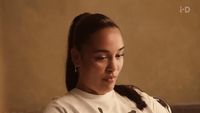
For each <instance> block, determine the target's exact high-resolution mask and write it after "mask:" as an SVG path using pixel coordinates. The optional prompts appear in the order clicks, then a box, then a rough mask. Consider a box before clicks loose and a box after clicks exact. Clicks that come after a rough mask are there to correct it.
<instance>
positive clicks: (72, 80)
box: [44, 13, 170, 113]
mask: <svg viewBox="0 0 200 113" xmlns="http://www.w3.org/2000/svg"><path fill="white" fill-rule="evenodd" d="M123 56H124V42H123V38H122V34H121V32H120V29H119V27H118V26H117V25H116V24H115V23H114V22H113V21H112V20H111V19H110V18H108V17H107V16H105V15H103V14H90V13H83V14H80V15H79V16H77V17H76V18H75V19H74V20H73V22H72V25H71V27H70V30H69V36H68V57H67V70H66V87H67V89H68V93H67V95H65V96H63V97H60V98H58V99H55V100H53V101H52V102H51V103H50V104H49V105H48V107H47V109H46V110H45V112H44V113H169V112H170V111H169V110H168V109H166V108H165V107H163V106H162V105H161V104H160V103H159V102H158V101H157V100H156V99H154V98H152V97H150V96H149V95H147V94H146V93H144V92H142V91H141V90H139V89H137V88H135V87H133V86H123V85H121V86H117V85H115V83H116V80H117V78H118V75H119V73H120V71H121V69H122V67H123Z"/></svg>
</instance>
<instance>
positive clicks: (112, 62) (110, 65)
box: [106, 58, 117, 74]
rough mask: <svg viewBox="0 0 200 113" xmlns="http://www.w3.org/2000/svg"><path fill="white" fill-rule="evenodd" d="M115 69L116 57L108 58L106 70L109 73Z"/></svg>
mask: <svg viewBox="0 0 200 113" xmlns="http://www.w3.org/2000/svg"><path fill="white" fill-rule="evenodd" d="M115 70H117V59H116V58H110V59H109V61H108V64H107V67H106V72H107V73H109V74H111V73H113V72H114V71H115Z"/></svg>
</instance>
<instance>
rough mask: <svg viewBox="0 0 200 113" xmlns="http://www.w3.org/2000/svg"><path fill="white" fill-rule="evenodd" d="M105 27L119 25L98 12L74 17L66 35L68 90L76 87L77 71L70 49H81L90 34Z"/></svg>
mask: <svg viewBox="0 0 200 113" xmlns="http://www.w3.org/2000/svg"><path fill="white" fill-rule="evenodd" d="M107 27H116V28H118V29H119V27H118V26H117V25H116V24H115V23H114V22H113V21H112V20H111V19H110V18H109V17H107V16H105V15H103V14H99V13H95V14H91V13H83V14H80V15H78V16H77V17H75V18H74V20H73V22H72V24H71V26H70V29H69V35H68V51H67V62H66V63H67V64H66V66H67V67H66V81H65V82H66V87H67V90H68V91H70V90H72V89H73V88H75V87H76V84H77V82H78V76H79V75H78V72H75V66H74V64H73V62H72V58H71V49H72V48H76V49H77V50H78V51H81V48H82V47H83V45H85V44H88V43H89V41H90V38H91V35H92V34H93V33H95V32H96V31H98V30H100V29H103V28H107Z"/></svg>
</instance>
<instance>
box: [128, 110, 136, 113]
mask: <svg viewBox="0 0 200 113" xmlns="http://www.w3.org/2000/svg"><path fill="white" fill-rule="evenodd" d="M128 113H136V111H134V110H131V111H130V112H128Z"/></svg>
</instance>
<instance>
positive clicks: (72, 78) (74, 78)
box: [65, 13, 89, 91]
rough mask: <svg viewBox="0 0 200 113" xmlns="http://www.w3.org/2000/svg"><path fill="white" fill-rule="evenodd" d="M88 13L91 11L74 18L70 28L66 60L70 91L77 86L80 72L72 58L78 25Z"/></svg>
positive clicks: (67, 83)
mask: <svg viewBox="0 0 200 113" xmlns="http://www.w3.org/2000/svg"><path fill="white" fill-rule="evenodd" d="M87 15H89V13H84V14H81V15H79V16H77V17H76V18H74V20H73V22H72V24H71V26H70V29H69V35H68V50H67V61H66V78H65V83H66V88H67V90H68V91H70V90H72V89H73V88H75V87H76V84H77V82H78V72H77V71H75V65H74V64H73V62H72V58H71V49H72V48H73V47H75V41H76V36H75V35H76V34H75V33H76V27H77V26H78V23H80V22H79V21H80V20H81V18H83V17H85V16H87ZM76 48H77V47H76ZM78 49H79V48H78Z"/></svg>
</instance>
